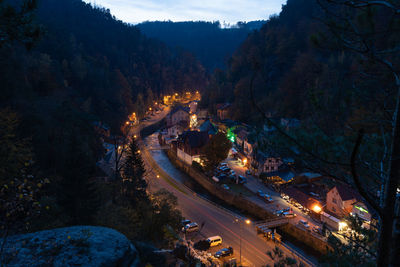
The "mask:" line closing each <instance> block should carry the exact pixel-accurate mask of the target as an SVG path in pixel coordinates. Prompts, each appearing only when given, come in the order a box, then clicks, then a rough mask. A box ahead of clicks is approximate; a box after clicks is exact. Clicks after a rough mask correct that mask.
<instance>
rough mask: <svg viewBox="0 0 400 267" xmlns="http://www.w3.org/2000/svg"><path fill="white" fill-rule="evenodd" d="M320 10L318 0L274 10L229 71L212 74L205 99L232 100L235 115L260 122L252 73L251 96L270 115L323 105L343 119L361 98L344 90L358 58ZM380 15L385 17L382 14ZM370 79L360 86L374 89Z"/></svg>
mask: <svg viewBox="0 0 400 267" xmlns="http://www.w3.org/2000/svg"><path fill="white" fill-rule="evenodd" d="M324 16H325V13H324V11H323V10H322V9H321V8H320V6H319V5H318V3H317V1H306V0H289V1H288V2H287V4H286V5H284V6H283V9H282V12H281V13H280V14H279V15H278V16H275V17H272V18H271V19H270V20H269V21H268V22H267V23H266V24H265V25H264V26H263V27H262V28H261V29H260V30H259V31H256V32H254V33H252V34H250V35H249V37H248V38H247V39H246V40H245V41H244V43H243V44H242V45H241V46H240V48H239V49H238V50H237V51H236V52H235V53H234V55H233V57H232V58H231V60H230V61H229V63H230V64H229V67H228V70H227V71H225V72H222V71H217V72H216V73H215V74H214V76H213V78H212V80H211V82H210V88H209V90H207V93H208V94H209V97H204V98H203V100H204V102H203V104H204V105H205V106H208V107H210V108H211V109H213V108H215V104H216V103H221V102H225V101H230V102H232V103H234V108H233V110H234V112H233V114H232V115H233V118H235V119H239V120H242V121H247V122H257V123H259V122H260V120H259V118H260V116H259V115H260V114H259V112H258V111H256V110H255V108H254V105H253V103H252V101H251V98H250V91H249V90H250V81H251V79H252V77H254V83H253V90H254V95H255V99H257V101H258V104H259V105H260V106H261V107H262V108H263V109H264V110H265V111H266V112H270V113H271V114H272V115H273V116H278V117H279V116H284V117H296V118H299V119H305V118H309V117H310V115H312V114H315V113H320V112H321V110H319V111H316V108H323V110H324V116H327V117H325V118H335V120H336V119H337V118H341V119H342V120H341V123H342V122H343V121H344V120H345V119H349V117H350V116H351V114H352V113H357V111H354V110H352V109H355V108H356V107H358V108H359V105H358V104H360V100H359V98H357V97H355V96H354V91H353V92H352V91H351V90H348V89H350V88H352V87H353V85H354V84H353V83H354V82H356V81H357V79H360V76H357V75H355V74H357V70H358V69H359V68H360V63H359V58H357V57H355V56H354V55H352V54H351V53H349V52H348V51H346V50H345V49H343V48H340V46H338V45H337V41H334V40H333V38H332V35H329V34H330V33H329V31H328V29H327V27H326V26H325V25H324V23H323V21H322V18H323V17H324ZM379 16H381V17H380V18H381V19H382V20H381V21H382V22H383V21H385V20H384V19H383V16H384V15H382V14H380V15H379ZM378 21H379V20H378ZM382 40H385V39H382ZM387 40H390V38H388V39H387ZM333 46H334V47H333ZM387 82H388V83H389V84H390V83H391V82H392V81H391V80H388V81H387ZM371 84H372V83H370V84H369V85H368V86H367V84H366V83H364V84H363V85H362V84H360V83H358V85H359V86H366V87H365V88H364V89H363V90H373V89H371V88H372V87H371V86H370V85H371ZM388 87H390V86H389V85H388ZM368 88H369V89H368ZM370 93H371V94H373V92H370ZM352 103H353V105H352ZM363 105H365V106H368V105H374V103H372V102H368V103H367V102H363ZM249 107H250V109H249ZM350 107H351V108H350ZM371 107H372V106H371Z"/></svg>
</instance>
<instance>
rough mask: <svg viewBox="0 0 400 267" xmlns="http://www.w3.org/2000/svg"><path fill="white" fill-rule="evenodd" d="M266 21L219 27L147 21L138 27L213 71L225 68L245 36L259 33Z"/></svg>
mask: <svg viewBox="0 0 400 267" xmlns="http://www.w3.org/2000/svg"><path fill="white" fill-rule="evenodd" d="M264 23H265V21H261V20H260V21H251V22H238V23H237V24H236V25H233V26H231V27H227V28H222V27H221V24H220V22H219V21H217V22H205V21H185V22H172V21H148V22H143V23H140V24H138V25H137V27H138V28H139V29H140V30H141V31H142V32H143V33H144V34H145V35H146V36H149V37H152V38H157V39H159V40H161V41H163V42H165V43H166V44H168V45H169V46H170V47H173V48H176V49H185V50H187V51H190V52H192V53H193V54H194V55H195V56H196V57H197V58H198V59H199V60H200V61H201V63H202V64H203V65H204V66H205V68H206V69H207V70H208V71H209V72H212V71H213V70H214V69H215V68H221V69H225V68H226V66H227V63H228V60H229V58H230V57H231V56H232V54H233V52H234V51H235V50H236V49H237V48H238V47H239V46H240V44H241V43H242V42H243V41H244V40H245V39H246V38H247V36H248V34H249V33H251V32H253V31H254V30H258V29H259V28H261V26H262V25H263V24H264Z"/></svg>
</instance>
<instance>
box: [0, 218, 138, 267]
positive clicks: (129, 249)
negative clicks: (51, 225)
mask: <svg viewBox="0 0 400 267" xmlns="http://www.w3.org/2000/svg"><path fill="white" fill-rule="evenodd" d="M3 260H4V262H5V265H6V266H107V267H109V266H110V267H111V266H118V267H125V266H129V267H134V266H139V256H138V252H137V250H136V248H135V247H134V246H133V245H132V243H131V242H130V241H129V240H128V239H127V238H126V237H125V236H124V235H123V234H121V233H119V232H117V231H115V230H113V229H110V228H105V227H94V226H74V227H66V228H58V229H54V230H46V231H40V232H35V233H31V234H24V235H16V236H11V237H9V238H8V240H7V242H6V244H5V247H4V254H3Z"/></svg>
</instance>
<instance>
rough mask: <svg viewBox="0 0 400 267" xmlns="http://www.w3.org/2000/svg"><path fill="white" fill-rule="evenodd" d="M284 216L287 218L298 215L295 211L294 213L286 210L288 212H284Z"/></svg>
mask: <svg viewBox="0 0 400 267" xmlns="http://www.w3.org/2000/svg"><path fill="white" fill-rule="evenodd" d="M282 216H283V217H285V218H294V217H296V216H297V215H296V214H295V213H293V212H289V211H286V212H284V213H282Z"/></svg>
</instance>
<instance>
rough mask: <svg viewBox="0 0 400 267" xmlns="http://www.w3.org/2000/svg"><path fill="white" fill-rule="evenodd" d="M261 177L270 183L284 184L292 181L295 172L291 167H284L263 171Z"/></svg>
mask: <svg viewBox="0 0 400 267" xmlns="http://www.w3.org/2000/svg"><path fill="white" fill-rule="evenodd" d="M259 177H260V179H262V180H264V181H266V182H268V183H277V184H284V183H289V182H291V181H292V180H293V178H294V177H295V173H294V172H293V171H292V170H290V169H289V168H282V169H280V170H277V171H273V172H262V173H261V174H260V176H259Z"/></svg>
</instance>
